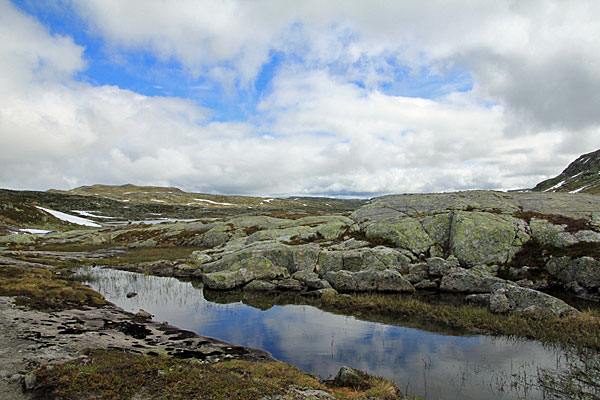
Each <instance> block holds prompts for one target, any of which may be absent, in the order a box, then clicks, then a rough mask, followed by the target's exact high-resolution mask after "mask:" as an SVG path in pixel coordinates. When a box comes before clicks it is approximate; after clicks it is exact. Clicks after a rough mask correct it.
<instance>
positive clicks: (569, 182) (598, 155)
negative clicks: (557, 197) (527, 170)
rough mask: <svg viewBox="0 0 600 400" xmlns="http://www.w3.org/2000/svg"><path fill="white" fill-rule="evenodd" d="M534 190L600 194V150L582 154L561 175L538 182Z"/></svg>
mask: <svg viewBox="0 0 600 400" xmlns="http://www.w3.org/2000/svg"><path fill="white" fill-rule="evenodd" d="M533 191H535V192H569V193H589V194H600V150H596V151H594V152H592V153H588V154H584V155H582V156H580V157H579V158H578V159H577V160H575V161H573V162H572V163H571V164H569V166H568V167H567V168H565V170H564V171H563V172H562V173H561V174H560V175H558V176H556V177H554V178H551V179H547V180H545V181H543V182H540V183H538V184H537V185H536V186H535V187H534V188H533Z"/></svg>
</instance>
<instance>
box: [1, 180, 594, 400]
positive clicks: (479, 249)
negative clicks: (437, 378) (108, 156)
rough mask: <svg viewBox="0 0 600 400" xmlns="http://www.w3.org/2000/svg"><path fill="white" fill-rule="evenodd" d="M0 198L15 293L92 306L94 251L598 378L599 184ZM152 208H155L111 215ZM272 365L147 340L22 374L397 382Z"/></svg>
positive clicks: (278, 385) (55, 380)
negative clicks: (284, 195) (566, 357)
mask: <svg viewBox="0 0 600 400" xmlns="http://www.w3.org/2000/svg"><path fill="white" fill-rule="evenodd" d="M0 195H1V196H0V198H1V203H2V204H1V205H0V208H1V209H2V213H0V217H1V218H2V221H3V224H4V226H3V227H2V228H1V229H2V232H3V233H4V235H3V236H0V246H2V253H1V254H0V265H3V267H2V270H1V276H0V294H1V295H2V296H13V297H14V301H15V302H16V303H17V304H19V305H25V306H28V307H31V308H34V309H37V310H44V311H52V310H58V309H62V308H72V307H78V306H82V307H103V306H104V305H103V304H102V298H101V297H100V296H98V295H97V294H95V293H94V292H93V291H91V290H90V289H86V288H84V287H81V285H79V284H78V283H77V282H76V281H75V280H74V279H73V277H72V276H71V271H73V269H74V268H78V267H80V266H82V265H92V264H99V265H107V266H110V267H112V268H118V269H124V270H129V271H135V272H141V273H145V274H153V275H158V276H172V277H177V278H180V279H191V280H194V281H195V282H201V284H202V285H203V286H204V288H205V290H206V291H207V293H210V292H211V291H212V292H214V293H232V294H235V293H241V294H242V295H243V294H244V293H247V294H251V293H261V294H265V295H267V296H268V295H273V294H280V293H287V294H290V293H292V294H294V299H296V300H295V301H296V302H299V303H304V304H312V305H315V306H317V307H320V308H322V309H325V310H330V311H334V312H337V313H343V314H349V315H356V316H359V317H361V318H374V316H380V317H381V318H386V317H390V316H393V317H394V318H396V319H397V320H398V319H404V320H407V321H412V323H415V321H417V322H420V323H423V324H431V323H434V324H437V325H438V326H444V327H447V328H451V329H458V330H462V331H465V332H476V333H487V334H493V335H508V336H515V337H524V338H530V339H535V340H539V341H542V342H544V343H548V344H553V345H557V346H561V347H563V348H565V349H570V350H572V351H573V352H574V353H573V354H577V355H578V358H576V360H577V361H574V362H573V368H572V369H571V371H572V375H570V376H566V375H565V376H559V377H554V376H544V377H543V381H542V382H541V383H540V385H543V386H544V388H546V389H547V390H549V391H552V392H553V393H558V394H557V396H560V395H562V396H567V397H568V396H571V397H574V398H576V397H577V396H579V397H580V398H586V396H588V395H589V396H594V395H596V394H598V391H599V390H600V388H599V387H598V383H597V382H598V381H599V380H600V374H599V366H598V361H597V360H598V357H597V354H598V352H599V351H600V339H599V338H600V314H599V313H598V308H597V307H595V306H594V304H597V302H598V301H599V300H600V197H597V196H594V195H586V194H576V195H575V194H568V193H530V192H527V193H501V192H490V191H471V192H459V193H445V194H423V195H394V196H384V197H380V198H376V199H373V200H371V201H369V202H363V201H345V200H334V199H302V198H298V199H274V200H269V199H260V198H244V197H215V196H213V197H210V196H209V195H199V194H188V193H184V192H181V191H178V190H176V189H173V188H161V189H157V188H138V187H133V186H125V187H106V186H92V187H87V188H80V189H78V190H76V191H74V192H72V193H68V192H67V193H64V192H61V193H58V192H45V193H39V192H11V191H2V192H1V193H0ZM191 199H200V201H192V200H191ZM152 200H160V202H156V201H152ZM204 200H207V201H204ZM267 200H269V201H267ZM36 206H43V207H46V208H50V209H53V210H59V211H63V212H67V213H71V214H74V210H78V211H81V210H84V211H85V213H86V214H87V215H88V216H86V218H89V219H91V220H93V221H95V222H97V223H100V224H102V227H100V228H91V227H78V226H74V225H72V224H69V223H67V222H65V221H63V220H59V219H57V218H55V217H53V216H52V215H50V214H48V213H46V212H44V211H43V210H41V209H39V208H37V207H36ZM115 210H118V211H117V212H114V211H115ZM157 214H159V215H157ZM79 215H81V213H80V214H79ZM107 217H111V218H107ZM158 218H170V219H169V220H164V221H165V222H162V223H157V224H136V223H133V224H132V223H128V222H127V221H143V220H157V219H158ZM182 219H183V220H185V221H181V220H182ZM191 219H193V220H191ZM175 220H180V221H175ZM154 222H158V221H154ZM18 228H35V229H45V230H49V231H51V232H48V233H45V234H41V235H40V234H33V233H24V232H19V233H17V229H18ZM573 299H583V300H585V301H586V302H587V303H580V302H578V301H572V300H573ZM581 304H585V305H584V306H582V305H581ZM574 360H575V358H574ZM273 362H274V361H268V362H267V361H255V360H254V361H253V360H230V361H225V362H224V361H222V360H221V361H220V362H216V363H205V364H193V363H189V362H183V361H180V360H174V359H173V358H172V357H171V358H169V357H168V356H166V355H161V354H158V355H148V354H131V352H123V351H115V350H109V351H96V350H90V351H89V352H88V353H86V354H85V357H83V358H80V359H76V360H73V361H70V362H68V363H66V364H60V365H59V366H54V365H50V366H43V367H41V368H40V369H38V372H37V375H36V376H37V381H36V382H37V383H36V384H35V385H33V387H34V388H35V389H34V393H38V394H40V395H47V394H48V393H53V394H54V395H57V396H62V397H64V398H74V397H77V396H80V394H81V393H83V392H86V391H87V393H88V397H93V396H101V397H102V396H104V397H106V398H129V397H130V396H131V394H132V393H138V394H139V393H146V392H147V393H157V394H162V396H163V397H164V396H167V397H168V396H172V398H186V396H189V395H190V393H196V395H197V396H199V398H254V397H256V398H258V397H261V396H262V397H266V398H270V397H269V396H276V395H283V396H284V397H285V396H287V397H285V398H310V396H311V395H312V394H310V393H312V392H310V393H309V392H307V391H309V390H314V391H317V392H315V393H317V394H315V396H321V395H323V396H325V394H323V393H325V392H327V393H330V394H333V395H334V396H336V397H338V398H373V397H374V398H397V396H399V391H398V389H397V388H396V387H395V386H394V385H393V384H392V383H390V382H388V381H385V380H381V379H376V378H373V377H363V378H364V379H362V380H361V382H362V383H360V384H353V385H350V386H351V387H350V388H348V387H346V388H339V387H336V385H337V386H339V383H340V382H339V381H338V382H337V383H335V382H320V381H319V380H318V379H316V378H315V377H310V376H307V375H305V374H303V373H300V372H299V371H298V370H297V369H294V367H291V366H283V365H281V364H277V365H276V366H274V365H272V364H271V363H273ZM275 370H276V371H277V374H275V372H274V371H275ZM124 371H127V372H124ZM197 376H202V379H203V381H202V382H205V384H204V385H198V382H199V380H198V379H197V378H194V377H197ZM204 380H205V381H204ZM92 382H98V384H97V385H96V384H92ZM177 382H180V383H181V384H179V385H178V388H175V387H174V386H173V385H175V384H176V383H177ZM199 386H202V388H201V387H199ZM203 390H204V391H203ZM321 391H323V393H321ZM561 393H562V394H561ZM157 396H159V397H160V395H157ZM178 396H179V397H178ZM302 396H305V397H302ZM150 397H151V396H150ZM317 398H318V397H317ZM590 398H591V397H590Z"/></svg>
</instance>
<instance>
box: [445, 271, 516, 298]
mask: <svg viewBox="0 0 600 400" xmlns="http://www.w3.org/2000/svg"><path fill="white" fill-rule="evenodd" d="M505 282H506V281H504V280H503V279H500V278H497V277H495V276H492V275H490V274H489V272H487V271H486V270H485V267H478V268H472V269H465V268H457V269H456V270H455V271H454V272H451V273H450V274H448V275H446V276H444V277H443V278H442V281H441V282H440V289H441V290H444V291H446V292H459V293H490V292H491V290H492V286H493V285H494V284H497V283H505Z"/></svg>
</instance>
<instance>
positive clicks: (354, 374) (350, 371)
mask: <svg viewBox="0 0 600 400" xmlns="http://www.w3.org/2000/svg"><path fill="white" fill-rule="evenodd" d="M369 379H370V377H369V375H367V374H366V373H364V372H362V371H360V370H358V369H354V368H350V367H346V366H343V367H342V368H340V370H339V371H338V373H337V375H336V376H335V378H334V379H333V383H334V384H335V385H336V386H340V387H349V388H353V389H366V388H368V387H369Z"/></svg>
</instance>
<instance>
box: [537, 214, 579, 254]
mask: <svg viewBox="0 0 600 400" xmlns="http://www.w3.org/2000/svg"><path fill="white" fill-rule="evenodd" d="M529 227H530V228H531V236H533V238H534V239H535V240H536V241H537V242H538V243H539V244H541V245H542V246H553V247H559V248H563V247H568V246H571V245H574V244H575V243H577V242H578V240H577V238H576V237H575V236H573V235H572V234H570V233H568V232H565V228H564V226H562V225H554V224H553V223H551V222H549V221H547V220H545V219H541V218H532V219H531V221H530V222H529Z"/></svg>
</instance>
